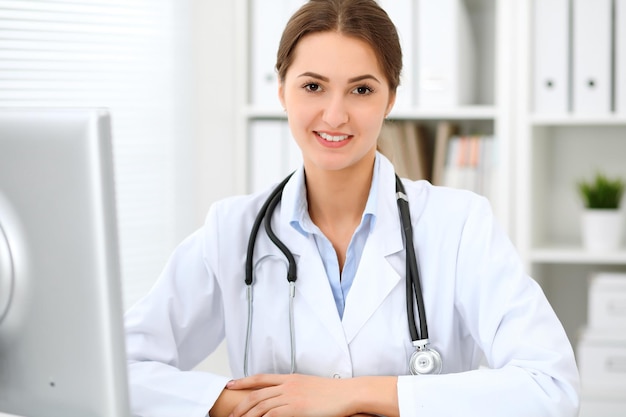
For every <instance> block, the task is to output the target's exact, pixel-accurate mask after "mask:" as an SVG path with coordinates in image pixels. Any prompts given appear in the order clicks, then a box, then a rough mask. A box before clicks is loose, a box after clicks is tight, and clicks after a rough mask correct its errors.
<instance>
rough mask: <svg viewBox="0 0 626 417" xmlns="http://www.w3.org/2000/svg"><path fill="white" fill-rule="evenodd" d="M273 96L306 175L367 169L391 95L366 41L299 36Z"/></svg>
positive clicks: (323, 35)
mask: <svg viewBox="0 0 626 417" xmlns="http://www.w3.org/2000/svg"><path fill="white" fill-rule="evenodd" d="M279 97H280V100H281V103H282V105H283V107H284V108H285V110H286V111H287V115H288V118H289V126H290V128H291V132H292V134H293V135H294V137H295V139H296V142H297V143H298V146H299V147H300V149H301V150H302V156H303V160H304V165H305V169H306V170H307V174H309V173H312V172H313V171H314V170H345V169H353V168H359V167H362V168H364V169H365V167H367V169H371V166H372V165H371V163H372V161H373V159H374V155H375V153H376V141H377V139H378V135H379V133H380V129H381V127H382V123H383V120H384V118H385V116H386V115H387V114H388V113H389V111H390V110H391V107H392V106H393V101H394V98H395V96H394V95H393V94H391V92H390V90H389V86H388V84H387V80H386V78H385V76H384V73H383V72H382V70H381V69H380V67H379V65H378V60H377V58H376V55H375V53H374V50H373V49H372V48H371V47H370V46H369V44H367V43H366V42H364V41H362V40H360V39H356V38H352V37H347V36H345V35H341V34H339V33H336V32H322V33H314V34H310V35H307V36H305V37H304V38H302V39H301V40H300V41H299V43H298V45H297V46H296V49H295V51H294V60H293V62H292V64H291V66H290V67H289V69H288V70H287V73H286V75H285V79H284V80H283V82H282V83H281V85H280V87H279Z"/></svg>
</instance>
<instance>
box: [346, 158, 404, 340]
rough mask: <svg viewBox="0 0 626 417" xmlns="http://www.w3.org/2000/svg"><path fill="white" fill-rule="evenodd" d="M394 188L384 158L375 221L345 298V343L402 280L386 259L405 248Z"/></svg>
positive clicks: (391, 169)
mask: <svg viewBox="0 0 626 417" xmlns="http://www.w3.org/2000/svg"><path fill="white" fill-rule="evenodd" d="M393 190H395V172H394V170H393V167H392V166H391V164H390V163H389V162H388V161H387V160H386V159H384V158H383V160H381V170H380V178H379V183H378V207H377V214H376V224H375V226H374V229H373V230H372V231H371V234H370V236H369V237H368V239H367V242H366V244H365V248H364V249H363V254H362V256H361V261H360V263H359V267H358V269H357V273H356V276H355V278H354V282H353V283H352V287H351V288H350V292H349V293H348V297H347V299H346V308H345V311H344V315H343V327H344V331H345V336H346V339H347V341H348V343H350V342H351V341H352V339H354V337H355V336H356V335H357V333H358V332H359V330H360V329H361V328H362V327H363V326H364V325H365V323H366V322H367V320H368V319H369V318H370V317H371V316H372V315H373V314H374V313H375V312H376V310H377V309H378V308H380V306H381V304H382V303H383V301H384V300H385V299H386V298H387V296H388V295H389V293H390V292H391V291H392V290H393V289H394V288H395V287H396V286H397V285H399V283H400V281H402V282H404V281H403V277H404V273H403V272H404V271H402V274H400V273H399V272H398V271H396V269H394V267H393V266H392V265H391V263H390V262H389V261H390V260H391V259H392V257H396V256H398V255H399V253H401V252H402V250H403V249H404V242H403V240H404V238H403V235H402V229H401V224H400V220H399V215H398V206H397V202H396V198H395V192H394V191H393ZM396 264H398V262H396ZM402 264H403V263H402Z"/></svg>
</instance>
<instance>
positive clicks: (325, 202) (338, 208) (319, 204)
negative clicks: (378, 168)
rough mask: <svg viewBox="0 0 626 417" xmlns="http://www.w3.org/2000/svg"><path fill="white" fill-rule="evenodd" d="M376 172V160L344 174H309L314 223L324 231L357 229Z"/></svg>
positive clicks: (309, 172)
mask: <svg viewBox="0 0 626 417" xmlns="http://www.w3.org/2000/svg"><path fill="white" fill-rule="evenodd" d="M305 169H306V168H305ZM373 170H374V158H371V160H368V161H364V163H362V164H358V165H357V166H353V167H351V168H350V169H346V170H341V171H322V170H315V169H313V170H306V183H307V200H308V204H309V215H310V216H311V220H313V222H314V223H315V224H317V225H318V227H320V228H322V226H324V225H335V226H334V227H339V226H341V225H343V226H344V227H347V226H348V225H354V228H356V226H358V224H359V223H360V221H361V216H362V215H363V211H364V210H365V205H366V204H367V199H368V196H369V190H370V188H371V185H372V176H373ZM355 222H356V223H355ZM354 228H353V229H354Z"/></svg>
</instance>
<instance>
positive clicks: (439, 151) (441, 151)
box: [432, 121, 457, 185]
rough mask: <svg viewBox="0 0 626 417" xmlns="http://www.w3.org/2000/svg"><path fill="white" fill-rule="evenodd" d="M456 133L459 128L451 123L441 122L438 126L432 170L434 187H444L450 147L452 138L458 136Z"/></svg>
mask: <svg viewBox="0 0 626 417" xmlns="http://www.w3.org/2000/svg"><path fill="white" fill-rule="evenodd" d="M456 131H457V126H456V125H454V124H453V123H451V122H448V121H441V122H439V123H438V124H437V132H436V136H435V149H434V157H433V169H432V172H433V174H432V183H433V184H434V185H444V170H445V167H446V159H447V157H448V153H449V151H448V145H449V142H450V138H451V137H452V136H454V135H455V134H456Z"/></svg>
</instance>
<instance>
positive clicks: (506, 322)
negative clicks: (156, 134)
mask: <svg viewBox="0 0 626 417" xmlns="http://www.w3.org/2000/svg"><path fill="white" fill-rule="evenodd" d="M379 157H380V158H381V163H380V171H379V174H380V180H379V190H378V208H377V210H378V212H377V218H376V223H375V226H374V228H373V230H372V231H371V234H370V236H369V238H368V240H367V243H366V245H365V248H364V252H363V256H362V257H361V263H360V265H359V267H358V270H357V273H356V277H355V280H354V283H353V285H352V288H351V290H350V292H349V295H348V297H347V300H346V306H345V312H344V315H343V320H341V319H340V318H339V315H338V313H337V308H336V306H335V303H334V300H333V296H332V292H331V289H330V286H329V283H328V280H327V278H326V273H325V271H324V266H323V264H322V261H321V258H320V256H319V254H318V251H317V248H316V245H315V242H314V240H313V238H312V237H310V238H306V237H304V236H303V235H301V234H300V233H298V232H297V231H296V230H295V229H293V228H292V227H291V226H290V225H289V219H290V215H291V210H292V207H293V205H294V204H293V202H294V199H295V196H296V193H298V192H300V191H301V190H298V189H296V187H295V186H294V183H295V181H294V180H293V179H292V180H291V181H290V182H289V183H288V184H287V186H286V187H285V190H284V193H283V197H282V202H281V204H280V205H279V206H278V207H277V209H276V211H275V213H274V215H273V218H272V220H273V226H274V230H275V232H276V233H277V235H278V236H279V237H280V238H281V239H282V240H283V241H284V242H285V244H286V245H287V246H288V247H289V248H290V249H291V251H292V252H293V253H294V255H295V258H296V261H297V267H298V280H297V283H296V295H295V306H294V309H295V314H294V316H295V328H296V330H295V344H296V363H297V372H298V373H305V374H314V375H321V376H326V377H342V378H349V377H355V376H360V375H400V377H399V380H398V386H397V387H398V396H399V406H400V414H401V415H402V416H421V417H433V416H446V417H448V416H461V415H463V416H468V415H475V416H481V417H486V416H498V417H501V416H507V417H513V416H523V417H530V416H532V417H539V416H574V415H576V412H577V408H578V372H577V369H576V365H575V361H574V355H573V352H572V348H571V346H570V344H569V342H568V340H567V337H566V335H565V333H564V331H563V328H562V326H561V324H560V322H559V321H558V319H557V317H556V316H555V314H554V312H553V310H552V309H551V307H550V305H549V304H548V302H547V301H546V298H545V297H544V294H543V293H542V291H541V289H540V287H539V286H538V285H537V284H536V283H535V281H533V280H532V279H531V278H529V277H528V276H527V275H526V274H525V273H524V271H523V266H522V262H521V261H520V259H519V258H518V255H517V254H516V251H515V249H514V248H513V246H512V244H511V243H510V241H509V240H508V238H507V237H506V236H505V234H504V233H503V232H502V231H501V230H500V228H499V227H498V225H497V224H496V222H495V220H494V217H493V214H492V212H491V209H490V207H489V205H488V203H487V201H486V200H485V199H484V198H482V197H479V196H476V195H475V194H472V193H470V192H466V191H459V190H453V189H447V188H443V187H434V186H432V185H430V184H429V183H427V182H425V181H417V182H409V181H404V185H405V188H406V192H407V195H408V197H409V201H410V209H411V219H412V225H413V230H414V232H413V233H414V241H415V242H414V243H415V249H416V252H417V257H418V259H419V268H420V273H421V283H422V289H423V295H424V303H425V307H426V311H427V320H428V328H429V333H430V341H431V345H432V346H433V347H435V348H436V349H437V350H438V351H439V352H440V353H441V356H442V358H443V371H442V372H443V374H442V375H435V376H408V375H407V373H408V361H409V358H410V355H411V353H412V352H413V350H414V348H413V346H412V344H411V340H410V335H409V331H408V325H407V317H406V301H405V298H406V297H405V283H404V282H405V281H404V277H405V251H404V243H403V235H402V233H401V229H400V220H399V216H398V208H397V204H396V200H395V188H394V171H393V167H392V165H391V164H390V163H389V161H388V160H387V159H385V158H384V157H382V156H380V155H379ZM296 175H303V172H302V170H300V171H299V172H297V173H296ZM269 191H270V190H268V191H267V192H264V193H261V194H257V195H252V196H240V197H234V198H229V199H226V200H223V201H221V202H218V203H216V204H214V205H213V206H212V207H211V209H210V211H209V214H208V216H207V220H206V224H205V225H204V227H202V228H201V229H200V230H198V231H197V232H196V233H195V234H193V235H192V236H190V237H189V238H188V239H186V240H185V241H184V242H183V243H182V244H181V245H180V246H179V247H178V249H177V250H176V251H175V253H174V254H173V256H172V257H171V259H170V261H169V263H168V265H167V266H166V268H165V270H164V271H163V273H162V275H161V276H160V278H159V280H158V282H157V283H156V285H155V287H154V288H153V289H152V291H151V292H150V293H149V294H148V295H147V296H146V297H145V298H144V299H142V300H141V301H140V302H139V303H138V304H137V305H135V306H134V307H133V308H131V309H130V310H129V311H128V312H127V314H126V319H125V320H126V327H127V346H128V356H129V376H130V384H131V402H132V406H133V410H134V413H135V414H136V415H141V416H151V417H152V416H154V417H156V416H167V417H171V416H190V417H191V416H198V417H202V416H205V415H206V413H207V411H208V410H209V409H210V408H211V406H212V405H213V403H214V401H215V400H216V398H217V396H218V395H219V393H220V392H221V391H222V389H223V387H224V384H225V383H226V382H227V378H225V377H223V376H217V375H212V374H208V373H203V372H198V371H190V369H192V368H193V367H194V366H195V365H197V364H198V363H199V362H200V361H202V360H203V359H204V358H205V357H206V356H207V355H209V354H210V353H211V352H212V351H213V350H214V349H215V348H216V347H217V346H218V345H219V344H220V343H221V341H222V340H223V339H224V337H226V340H227V345H228V353H229V357H230V366H231V369H232V373H233V376H234V377H241V376H243V358H244V344H245V334H246V323H247V304H246V287H245V284H244V264H245V258H246V247H247V244H248V236H249V233H250V229H251V226H252V223H253V221H254V218H255V216H256V214H257V212H258V210H259V208H260V206H261V205H262V204H263V202H264V201H265V199H266V197H267V194H268V193H269ZM254 270H255V284H254V309H253V311H254V318H253V330H252V342H251V352H250V359H249V361H250V362H249V372H250V374H255V373H260V372H263V373H287V372H289V369H290V352H291V351H290V339H289V322H288V320H289V314H288V311H289V310H288V293H289V287H288V284H287V281H286V261H285V257H284V256H283V255H282V253H280V251H279V249H278V248H276V246H274V245H273V244H272V243H271V242H270V241H269V239H268V238H267V235H265V232H264V230H263V228H261V232H260V234H259V238H258V242H257V245H256V249H255V252H254ZM483 357H484V359H485V363H486V365H487V366H486V367H480V363H481V359H482V358H483Z"/></svg>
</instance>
